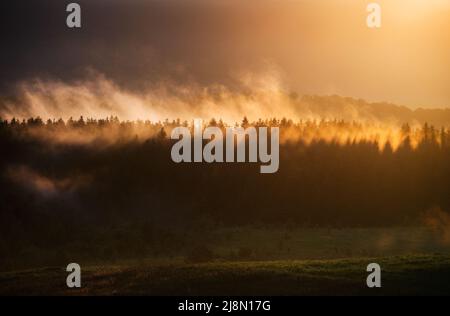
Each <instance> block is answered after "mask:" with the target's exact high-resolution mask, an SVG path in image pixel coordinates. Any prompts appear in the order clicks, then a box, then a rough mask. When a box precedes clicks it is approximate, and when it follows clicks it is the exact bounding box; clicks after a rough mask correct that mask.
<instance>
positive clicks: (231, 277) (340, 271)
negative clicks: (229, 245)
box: [0, 254, 450, 295]
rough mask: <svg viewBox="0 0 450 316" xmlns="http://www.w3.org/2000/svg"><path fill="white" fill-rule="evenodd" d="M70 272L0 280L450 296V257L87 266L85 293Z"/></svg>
mask: <svg viewBox="0 0 450 316" xmlns="http://www.w3.org/2000/svg"><path fill="white" fill-rule="evenodd" d="M370 262H377V263H379V264H380V265H381V267H382V288H381V289H369V288H367V287H366V277H367V274H368V273H367V272H366V266H367V264H368V263H370ZM66 276H67V273H66V272H65V269H64V267H47V268H42V269H31V270H25V271H19V272H4V273H1V274H0V294H2V295H23V294H26V295H48V294H51V295H431V294H444V295H445V294H446V295H450V255H437V254H436V255H414V256H396V257H386V258H359V259H356V258H351V259H335V260H301V261H291V260H284V261H264V262H261V261H253V262H211V263H203V264H187V263H182V262H141V263H139V264H138V263H128V264H122V265H105V266H85V267H83V266H82V288H81V289H68V288H66V286H65V278H66Z"/></svg>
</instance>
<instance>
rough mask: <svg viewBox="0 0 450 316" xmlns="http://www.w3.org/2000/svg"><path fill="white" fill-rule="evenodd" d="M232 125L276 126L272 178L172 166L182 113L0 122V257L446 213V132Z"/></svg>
mask: <svg viewBox="0 0 450 316" xmlns="http://www.w3.org/2000/svg"><path fill="white" fill-rule="evenodd" d="M206 125H208V126H218V127H220V128H222V129H224V128H225V127H226V126H227V124H226V123H224V122H223V121H221V120H218V119H211V120H210V121H209V123H208V124H206ZM235 125H236V126H238V125H240V126H242V127H248V126H267V127H270V126H271V127H273V126H276V127H279V129H280V168H279V170H278V172H277V173H274V174H260V173H259V164H255V163H241V164H217V163H197V164H196V163H188V164H183V163H181V164H177V163H174V162H173V161H172V159H171V157H170V151H171V150H170V149H171V147H172V145H173V143H174V142H175V141H174V140H171V139H170V138H169V136H168V135H170V131H171V130H172V129H173V128H174V127H176V126H186V127H189V128H193V127H192V122H188V121H182V120H173V121H169V120H166V121H163V122H150V121H133V122H132V121H120V120H119V119H118V118H116V117H110V118H106V119H102V120H98V119H85V118H83V117H81V118H79V119H76V120H74V119H69V120H67V121H64V120H62V119H60V120H48V121H43V120H42V119H41V118H30V119H28V120H17V119H11V120H1V123H0V146H1V148H2V155H1V156H0V171H1V173H0V188H1V189H0V199H1V203H2V207H1V208H0V225H1V227H0V237H1V238H0V254H1V255H0V258H1V259H0V261H1V262H0V266H1V267H9V266H14V267H15V266H17V265H19V266H20V265H21V264H22V263H24V262H40V261H39V260H41V259H40V258H45V259H42V260H43V262H45V263H48V262H53V261H55V262H59V261H60V260H61V261H63V262H64V260H65V259H66V257H65V256H67V255H68V254H67V253H66V254H64V253H65V251H69V250H68V249H71V250H73V251H77V252H79V253H83V254H84V255H85V256H87V257H89V256H92V257H97V256H98V257H102V258H111V257H117V256H122V257H127V256H139V255H142V254H143V253H151V255H154V256H157V255H161V254H166V253H178V252H180V251H181V250H180V249H183V247H184V246H185V244H186V243H188V242H190V241H189V240H191V239H189V238H191V237H192V236H193V235H195V237H192V238H195V241H192V243H197V244H198V243H201V241H202V240H205V239H207V238H208V237H207V236H209V235H208V234H209V233H210V232H211V231H214V230H216V229H218V227H240V226H248V225H256V226H260V227H268V228H270V227H280V226H290V227H323V228H327V227H328V228H347V227H366V228H367V227H390V226H411V225H418V224H419V223H421V222H422V220H423V218H424V216H426V214H427V212H429V210H431V209H439V210H440V212H441V213H442V214H447V212H448V211H449V210H450V163H449V162H450V130H449V129H448V128H440V127H439V128H438V127H434V126H431V125H429V124H423V125H421V126H410V125H408V124H403V125H401V126H378V125H376V124H375V123H374V124H369V123H358V122H346V121H338V120H329V121H327V120H322V121H314V120H304V121H302V120H299V121H296V122H294V121H292V120H289V119H286V118H283V119H275V118H274V119H264V120H263V119H260V120H257V121H255V122H249V120H248V119H247V118H243V120H242V121H241V122H239V123H236V124H235ZM442 214H441V215H442ZM441 215H440V216H441ZM64 249H65V250H64ZM145 249H147V250H148V252H146V251H147V250H145ZM69 252H70V251H69ZM49 258H50V259H49ZM52 260H53V261H52ZM40 263H42V262H40Z"/></svg>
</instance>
